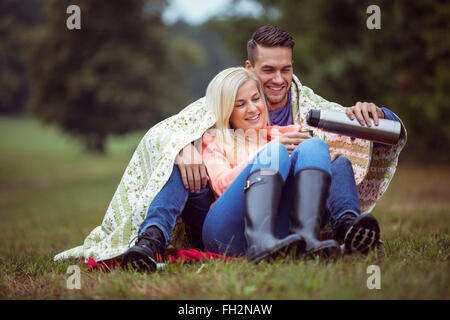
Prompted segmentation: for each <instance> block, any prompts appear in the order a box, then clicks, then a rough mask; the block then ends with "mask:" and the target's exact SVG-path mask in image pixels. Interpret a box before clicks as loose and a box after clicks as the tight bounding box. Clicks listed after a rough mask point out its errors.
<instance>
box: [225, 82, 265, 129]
mask: <svg viewBox="0 0 450 320" xmlns="http://www.w3.org/2000/svg"><path fill="white" fill-rule="evenodd" d="M266 116H267V115H266V109H265V108H264V102H263V100H262V98H261V95H260V92H259V90H258V86H257V85H256V82H255V81H253V80H249V81H247V82H245V83H244V84H242V85H241V87H240V88H239V90H238V91H237V94H236V100H235V101H234V109H233V112H232V113H231V117H230V124H231V126H232V127H233V128H234V129H243V130H248V129H262V128H265V127H266V124H267V121H266Z"/></svg>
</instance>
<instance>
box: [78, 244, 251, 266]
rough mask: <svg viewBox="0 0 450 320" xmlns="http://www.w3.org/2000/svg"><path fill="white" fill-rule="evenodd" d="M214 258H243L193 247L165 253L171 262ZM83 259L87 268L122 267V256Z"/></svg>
mask: <svg viewBox="0 0 450 320" xmlns="http://www.w3.org/2000/svg"><path fill="white" fill-rule="evenodd" d="M216 259H226V260H243V259H244V258H235V257H228V256H224V255H221V254H217V253H213V252H204V251H198V250H195V249H189V250H179V251H177V253H176V255H175V256H173V255H170V254H169V255H167V260H168V261H167V262H171V263H181V262H198V261H206V260H216ZM84 260H85V259H82V262H83V263H84V264H86V266H87V269H88V270H95V269H101V270H104V271H110V270H114V269H116V268H121V267H122V258H121V257H120V258H115V259H109V260H103V261H99V262H96V261H95V260H94V259H92V258H89V259H88V262H87V263H85V262H84Z"/></svg>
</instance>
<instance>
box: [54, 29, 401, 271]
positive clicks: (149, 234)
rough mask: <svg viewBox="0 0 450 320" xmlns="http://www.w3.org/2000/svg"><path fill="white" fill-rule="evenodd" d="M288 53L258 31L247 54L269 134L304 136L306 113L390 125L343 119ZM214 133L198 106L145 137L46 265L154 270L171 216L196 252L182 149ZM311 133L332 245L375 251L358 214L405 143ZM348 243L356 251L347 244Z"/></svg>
mask: <svg viewBox="0 0 450 320" xmlns="http://www.w3.org/2000/svg"><path fill="white" fill-rule="evenodd" d="M293 46H294V41H293V39H292V37H291V36H290V35H289V33H287V32H286V31H283V30H281V29H280V28H277V27H262V28H259V29H258V30H257V31H256V32H255V33H254V34H253V36H252V38H251V39H250V40H249V42H248V45H247V50H248V60H247V61H246V62H245V66H246V68H248V69H251V70H253V71H254V72H255V73H256V74H257V76H258V77H259V78H260V80H261V82H262V85H263V89H264V94H265V96H266V99H267V103H268V109H269V115H270V120H271V124H273V125H281V126H284V125H290V124H293V123H294V122H295V123H298V124H300V125H301V126H302V129H303V128H307V125H306V123H305V116H306V112H307V111H308V110H309V109H312V108H319V109H321V108H325V109H333V110H340V111H344V110H345V112H346V113H347V115H348V116H349V117H350V118H351V119H354V118H356V119H357V120H358V121H359V122H360V123H361V125H368V126H370V125H372V122H371V121H372V120H371V118H373V120H374V122H375V124H376V125H377V124H378V119H379V118H388V119H392V120H397V121H398V119H397V118H396V116H395V115H394V114H393V113H392V112H391V111H389V110H388V109H386V108H379V107H378V106H376V105H375V104H373V103H365V102H364V103H363V102H358V103H356V104H355V105H354V106H352V107H350V108H346V109H344V108H343V107H342V106H339V105H337V104H334V103H330V102H328V101H326V100H325V99H323V98H321V97H320V96H318V95H316V94H314V92H312V90H311V89H309V88H307V87H306V86H303V85H302V84H301V83H300V82H299V81H298V79H297V78H296V77H295V76H294V75H293V65H292V54H293ZM214 123H215V119H213V118H212V117H211V115H210V114H209V113H208V112H207V111H206V110H205V108H204V100H203V99H200V100H198V101H196V102H194V103H193V104H191V105H190V106H188V107H186V108H185V109H183V110H182V111H181V112H180V113H179V114H178V115H175V116H173V117H171V118H169V119H167V120H164V121H163V122H161V123H159V124H158V125H156V126H155V127H153V128H152V129H150V130H149V132H148V133H147V134H146V135H145V136H144V138H143V139H142V141H141V143H140V145H139V146H138V148H137V150H136V152H135V154H134V155H133V158H132V160H131V161H130V164H129V165H128V167H127V170H126V171H125V172H126V174H125V175H124V177H123V178H122V180H121V183H120V185H119V187H118V189H117V191H116V194H115V195H114V198H113V200H112V201H111V204H110V206H109V208H108V211H107V214H106V216H105V219H104V220H103V224H102V226H101V227H98V228H96V229H94V231H92V233H91V234H90V235H89V236H88V238H87V239H86V241H85V244H84V245H83V246H80V247H77V248H74V249H72V250H69V251H66V252H63V253H61V254H59V255H58V256H56V257H55V260H58V259H61V258H66V257H74V256H84V257H87V256H93V257H95V258H96V259H97V260H105V259H110V258H113V257H116V256H119V255H121V254H123V252H124V251H126V252H125V254H124V259H123V262H124V264H127V263H129V262H136V261H139V260H141V259H144V260H146V261H147V262H148V263H144V265H141V266H140V267H142V268H144V269H148V268H150V269H152V270H154V269H155V268H156V261H157V260H160V257H163V256H164V255H165V249H166V247H167V246H168V245H169V243H171V240H172V239H171V232H172V229H173V228H174V225H175V222H176V221H177V219H178V217H179V216H180V215H181V216H182V218H183V220H184V222H185V224H186V227H187V228H186V229H187V233H188V235H190V236H191V241H192V240H194V243H197V244H198V245H201V228H202V223H203V220H204V217H205V216H206V214H207V212H208V209H209V206H210V204H211V203H212V202H213V201H214V198H213V194H212V192H211V190H210V188H209V186H208V177H207V174H206V170H205V167H204V165H203V164H202V162H201V154H200V153H199V151H198V150H197V149H196V147H195V145H194V143H188V142H193V141H194V140H197V139H199V138H200V137H201V136H202V134H203V132H204V131H205V130H206V129H207V128H209V127H211V126H212V125H213V124H214ZM307 129H312V130H315V129H314V128H307ZM314 133H315V135H316V136H319V137H321V138H323V139H324V140H326V142H327V144H328V145H329V148H330V151H331V154H332V160H333V162H332V184H331V187H330V197H329V199H328V203H327V207H328V212H327V214H328V215H329V219H330V221H331V224H332V226H333V231H334V238H335V239H336V240H338V241H339V242H340V243H343V244H344V245H345V248H346V250H347V252H353V251H360V252H367V250H369V249H371V248H373V247H374V245H376V244H377V243H378V241H379V226H378V223H377V221H376V219H375V218H374V217H373V216H372V215H370V214H363V215H361V213H360V211H363V212H370V210H372V209H373V207H374V206H375V202H376V200H377V199H378V198H379V197H380V196H381V195H382V194H383V193H384V191H385V190H386V188H387V186H388V184H389V181H390V179H391V178H392V175H393V172H394V171H395V166H396V164H397V159H398V155H399V153H400V151H401V149H402V147H403V145H404V144H405V142H406V132H405V134H404V135H403V139H402V140H401V141H400V142H399V144H398V145H396V146H393V147H389V146H383V145H376V144H373V149H372V146H371V144H370V143H369V142H368V141H365V140H359V139H354V141H353V140H350V138H348V137H342V136H338V135H334V134H326V133H322V132H320V131H319V130H315V131H314ZM308 138H309V136H308V135H306V134H304V133H301V132H296V133H288V134H285V135H283V136H282V137H281V139H280V142H281V143H283V144H284V145H285V146H286V148H287V149H288V150H289V151H292V150H293V149H294V148H295V147H296V146H297V145H298V144H299V143H302V141H304V140H305V139H308ZM352 141H353V142H352ZM183 146H184V147H183ZM177 148H179V149H178V150H181V151H180V152H179V154H178V155H177V156H176V159H175V163H176V165H174V166H173V168H171V166H172V164H173V160H174V159H173V158H171V156H172V155H173V154H174V153H173V152H174V151H175V150H177ZM177 152H178V151H177ZM370 152H371V154H370ZM147 153H149V154H150V155H147ZM340 153H344V154H346V155H347V156H348V157H349V158H351V160H352V163H350V161H348V159H347V158H345V157H342V156H338V155H339V154H340ZM355 155H356V156H355ZM358 155H361V156H360V158H358ZM142 159H145V161H144V160H142ZM171 159H172V161H171ZM352 165H353V168H352ZM353 169H355V170H353ZM353 171H354V176H353ZM355 177H356V182H355ZM343 186H344V187H343ZM357 188H358V189H357ZM133 190H135V191H133ZM136 190H137V191H136ZM343 190H345V192H344V191H343ZM358 197H359V199H358ZM149 203H150V205H148V204H149ZM360 205H361V210H360ZM143 216H145V219H144V221H143V222H142V219H143V218H144V217H143ZM323 218H324V219H323V220H324V221H323V222H325V221H327V216H324V217H323ZM136 227H138V228H139V230H138V231H137V230H136V231H137V232H136V231H134V230H135V228H136ZM104 230H106V231H104ZM135 233H137V234H138V240H137V242H136V243H135V245H134V246H133V247H131V248H129V249H128V250H127V249H126V245H127V242H126V240H127V239H128V241H129V239H130V238H131V237H132V235H133V234H135ZM355 240H358V241H356V243H355ZM105 247H106V248H107V250H105V249H104V248H105ZM149 265H150V267H149ZM138 267H139V265H138Z"/></svg>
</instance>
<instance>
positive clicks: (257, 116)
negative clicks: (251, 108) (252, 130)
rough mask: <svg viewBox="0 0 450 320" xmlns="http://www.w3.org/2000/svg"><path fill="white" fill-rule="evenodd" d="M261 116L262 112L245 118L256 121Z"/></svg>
mask: <svg viewBox="0 0 450 320" xmlns="http://www.w3.org/2000/svg"><path fill="white" fill-rule="evenodd" d="M260 118H261V113H258V114H257V115H254V116H253V117H251V118H245V120H246V121H251V122H256V121H258V120H259V119H260Z"/></svg>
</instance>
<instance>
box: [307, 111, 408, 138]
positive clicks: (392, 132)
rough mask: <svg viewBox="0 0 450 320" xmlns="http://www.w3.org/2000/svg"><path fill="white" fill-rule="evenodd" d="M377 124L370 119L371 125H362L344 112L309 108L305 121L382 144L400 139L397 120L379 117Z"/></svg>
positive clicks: (323, 128)
mask: <svg viewBox="0 0 450 320" xmlns="http://www.w3.org/2000/svg"><path fill="white" fill-rule="evenodd" d="M378 121H379V124H378V126H376V125H375V123H374V121H373V119H372V126H371V127H367V126H362V125H360V124H359V122H358V120H356V119H353V120H350V118H349V117H348V116H347V114H346V113H344V112H338V111H330V110H314V109H313V110H310V111H309V112H308V115H307V116H306V122H307V123H308V125H310V126H312V127H317V128H320V129H322V130H324V131H328V132H333V133H338V134H342V135H345V136H351V137H355V138H360V139H365V140H370V141H375V142H379V143H383V144H396V143H397V142H398V140H399V139H400V134H401V124H400V122H398V121H394V120H387V119H379V120H378Z"/></svg>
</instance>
